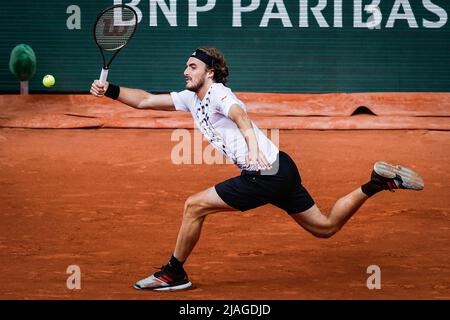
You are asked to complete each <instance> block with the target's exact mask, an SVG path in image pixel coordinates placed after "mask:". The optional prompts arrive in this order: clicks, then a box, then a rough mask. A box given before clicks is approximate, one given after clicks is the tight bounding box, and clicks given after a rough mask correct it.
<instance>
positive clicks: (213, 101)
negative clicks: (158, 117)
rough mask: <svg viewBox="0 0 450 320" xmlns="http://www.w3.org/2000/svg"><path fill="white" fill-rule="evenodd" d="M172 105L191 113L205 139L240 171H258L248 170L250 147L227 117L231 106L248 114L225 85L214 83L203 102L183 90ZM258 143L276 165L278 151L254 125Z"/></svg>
mask: <svg viewBox="0 0 450 320" xmlns="http://www.w3.org/2000/svg"><path fill="white" fill-rule="evenodd" d="M170 95H171V96H172V100H173V104H174V105H175V108H176V109H177V110H179V111H187V112H191V114H192V117H193V118H194V122H195V124H196V125H197V127H198V128H199V130H200V131H201V132H202V133H203V135H204V136H205V138H206V139H207V140H208V141H209V142H210V143H211V144H212V145H213V146H214V147H215V148H217V149H218V150H220V151H221V152H222V153H223V154H224V155H225V156H226V157H227V158H228V159H229V160H230V161H232V162H233V163H235V164H236V165H237V166H238V167H239V168H240V169H241V170H258V169H257V168H252V167H248V166H247V164H246V157H247V154H248V146H247V143H246V141H245V138H244V136H243V135H242V133H241V131H240V130H239V128H238V127H237V125H236V123H235V122H234V121H233V120H231V119H230V118H229V117H228V112H229V111H230V108H231V106H232V105H234V104H237V105H239V106H240V107H241V108H242V109H243V110H244V111H247V108H246V107H245V104H244V103H243V102H242V101H241V100H239V99H238V98H237V97H236V96H235V95H234V94H233V92H232V91H231V90H230V89H229V88H227V87H225V86H224V85H223V84H222V83H214V84H212V85H211V87H209V89H208V92H207V94H206V95H205V97H204V98H203V100H200V99H199V98H198V97H197V95H196V94H195V92H192V91H189V90H184V91H181V92H171V93H170ZM252 125H253V129H254V131H255V135H256V140H257V141H258V146H259V148H260V150H261V151H262V152H263V153H264V155H265V156H266V159H267V161H268V162H269V163H270V164H273V163H274V162H275V161H276V159H277V155H278V151H279V150H278V148H277V147H276V146H275V145H274V144H273V142H272V141H270V140H269V139H268V138H267V137H266V136H265V135H264V134H263V133H262V132H261V130H259V128H258V127H257V126H256V125H255V124H254V123H253V122H252Z"/></svg>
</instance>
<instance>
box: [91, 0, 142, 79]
mask: <svg viewBox="0 0 450 320" xmlns="http://www.w3.org/2000/svg"><path fill="white" fill-rule="evenodd" d="M137 24H138V17H137V14H136V11H134V9H133V8H131V7H130V6H127V5H123V4H119V5H115V6H112V7H109V8H106V9H105V10H103V11H102V12H101V13H100V14H99V15H98V16H97V19H96V20H95V24H94V30H93V31H94V40H95V43H96V44H97V46H98V48H99V50H100V54H101V56H102V61H103V67H102V72H101V74H100V79H99V80H100V83H101V84H105V82H106V79H107V78H108V71H109V67H110V66H111V63H112V62H113V60H114V58H115V57H116V56H117V54H118V53H119V52H120V51H121V50H122V49H123V48H124V47H125V46H126V45H127V44H128V43H129V42H130V40H131V38H133V36H134V34H135V33H136V29H137ZM106 51H107V52H110V53H112V55H111V57H110V59H109V61H108V63H106V58H105V53H106Z"/></svg>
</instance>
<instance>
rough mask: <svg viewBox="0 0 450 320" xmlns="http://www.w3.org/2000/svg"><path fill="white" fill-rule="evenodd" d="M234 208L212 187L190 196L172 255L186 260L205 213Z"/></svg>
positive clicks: (197, 236)
mask: <svg viewBox="0 0 450 320" xmlns="http://www.w3.org/2000/svg"><path fill="white" fill-rule="evenodd" d="M235 210H236V209H234V208H232V207H230V206H229V205H228V204H226V203H225V202H224V201H223V200H222V199H221V198H220V197H219V195H218V194H217V192H216V189H215V188H214V187H211V188H208V189H206V190H204V191H202V192H199V193H197V194H194V195H192V196H190V197H189V198H188V199H187V200H186V202H185V204H184V213H183V221H182V223H181V227H180V230H179V232H178V238H177V243H176V246H175V251H174V256H175V257H176V258H177V259H178V260H179V261H183V262H184V261H186V259H187V258H188V256H189V255H190V253H191V252H192V250H193V249H194V246H195V245H196V243H197V242H198V240H199V238H200V232H201V228H202V225H203V222H204V220H205V218H206V216H207V215H209V214H212V213H216V212H223V211H235Z"/></svg>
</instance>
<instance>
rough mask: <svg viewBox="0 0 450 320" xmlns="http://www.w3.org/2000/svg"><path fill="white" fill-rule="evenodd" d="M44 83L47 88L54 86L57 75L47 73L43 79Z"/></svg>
mask: <svg viewBox="0 0 450 320" xmlns="http://www.w3.org/2000/svg"><path fill="white" fill-rule="evenodd" d="M42 84H43V85H44V86H46V87H47V88H48V87H53V86H54V85H55V77H54V76H52V75H51V74H48V75H46V76H45V77H44V79H42Z"/></svg>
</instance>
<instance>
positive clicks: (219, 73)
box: [199, 48, 229, 84]
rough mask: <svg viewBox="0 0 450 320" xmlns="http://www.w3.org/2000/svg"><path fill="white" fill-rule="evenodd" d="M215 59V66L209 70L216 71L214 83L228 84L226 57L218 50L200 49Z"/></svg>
mask: <svg viewBox="0 0 450 320" xmlns="http://www.w3.org/2000/svg"><path fill="white" fill-rule="evenodd" d="M199 50H201V51H203V52H205V53H206V54H208V55H209V56H211V57H212V58H213V59H214V64H213V66H212V67H211V68H208V70H211V69H212V70H213V71H214V78H213V79H214V81H215V82H217V83H223V84H226V83H227V82H228V75H229V72H228V66H227V62H226V61H225V57H224V55H223V54H222V52H220V51H219V50H218V49H217V48H199Z"/></svg>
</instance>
